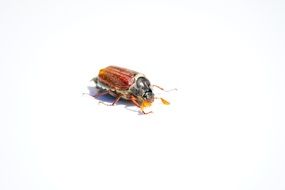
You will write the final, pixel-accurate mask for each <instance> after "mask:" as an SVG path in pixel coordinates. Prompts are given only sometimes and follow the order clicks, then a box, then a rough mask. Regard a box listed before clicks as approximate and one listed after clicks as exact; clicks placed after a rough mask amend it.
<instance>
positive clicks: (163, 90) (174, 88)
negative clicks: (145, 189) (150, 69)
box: [152, 84, 177, 92]
mask: <svg viewBox="0 0 285 190" xmlns="http://www.w3.org/2000/svg"><path fill="white" fill-rule="evenodd" d="M152 86H153V87H156V88H158V89H160V90H162V91H164V92H170V91H173V90H177V88H172V89H169V90H165V89H164V88H162V87H160V86H158V85H155V84H154V85H152Z"/></svg>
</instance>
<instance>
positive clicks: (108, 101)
mask: <svg viewBox="0 0 285 190" xmlns="http://www.w3.org/2000/svg"><path fill="white" fill-rule="evenodd" d="M103 92H104V91H102V90H100V89H98V88H96V87H91V86H88V94H89V95H90V96H92V97H94V98H95V99H96V100H98V101H99V103H102V104H104V105H107V106H115V105H124V106H125V108H126V109H128V110H130V111H136V110H132V109H130V108H128V107H130V106H131V107H135V106H134V104H132V103H131V102H130V101H129V100H125V99H123V98H121V99H120V100H119V101H118V102H116V104H114V105H113V103H114V101H115V100H116V97H114V96H112V95H110V94H108V93H106V94H104V95H99V96H96V95H98V94H101V93H103Z"/></svg>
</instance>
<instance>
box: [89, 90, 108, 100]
mask: <svg viewBox="0 0 285 190" xmlns="http://www.w3.org/2000/svg"><path fill="white" fill-rule="evenodd" d="M109 93H110V91H109V90H107V91H104V92H101V93H97V94H96V95H95V96H93V97H94V98H98V97H100V96H104V95H106V94H109Z"/></svg>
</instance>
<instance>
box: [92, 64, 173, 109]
mask: <svg viewBox="0 0 285 190" xmlns="http://www.w3.org/2000/svg"><path fill="white" fill-rule="evenodd" d="M92 81H94V83H95V85H96V88H97V89H99V92H98V93H97V94H96V95H95V96H93V97H94V98H98V97H99V96H103V95H106V94H110V95H112V96H114V97H115V100H114V102H113V103H112V104H110V105H115V104H116V103H117V102H118V101H119V100H120V99H121V98H123V99H125V100H129V101H131V102H132V103H133V104H134V105H135V106H137V107H139V108H140V110H141V112H142V113H143V114H147V113H151V112H145V111H144V108H145V107H149V106H151V104H152V103H153V101H154V99H160V100H161V102H162V103H163V104H165V105H169V102H168V101H167V100H165V99H163V98H157V97H155V95H154V93H153V87H157V88H159V89H161V90H164V89H163V88H161V87H159V86H157V85H151V83H150V81H149V80H148V79H147V78H146V76H145V75H144V74H142V73H140V72H137V71H134V70H131V69H127V68H123V67H118V66H108V67H106V68H103V69H100V71H99V74H98V76H97V77H95V78H93V79H92Z"/></svg>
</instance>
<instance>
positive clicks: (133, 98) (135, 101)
mask: <svg viewBox="0 0 285 190" xmlns="http://www.w3.org/2000/svg"><path fill="white" fill-rule="evenodd" d="M130 100H131V101H132V102H133V104H135V106H137V107H139V108H140V109H141V111H142V113H143V114H149V113H152V111H150V112H145V111H143V108H142V106H140V105H139V103H138V102H137V100H136V98H135V97H134V96H131V99H130Z"/></svg>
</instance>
